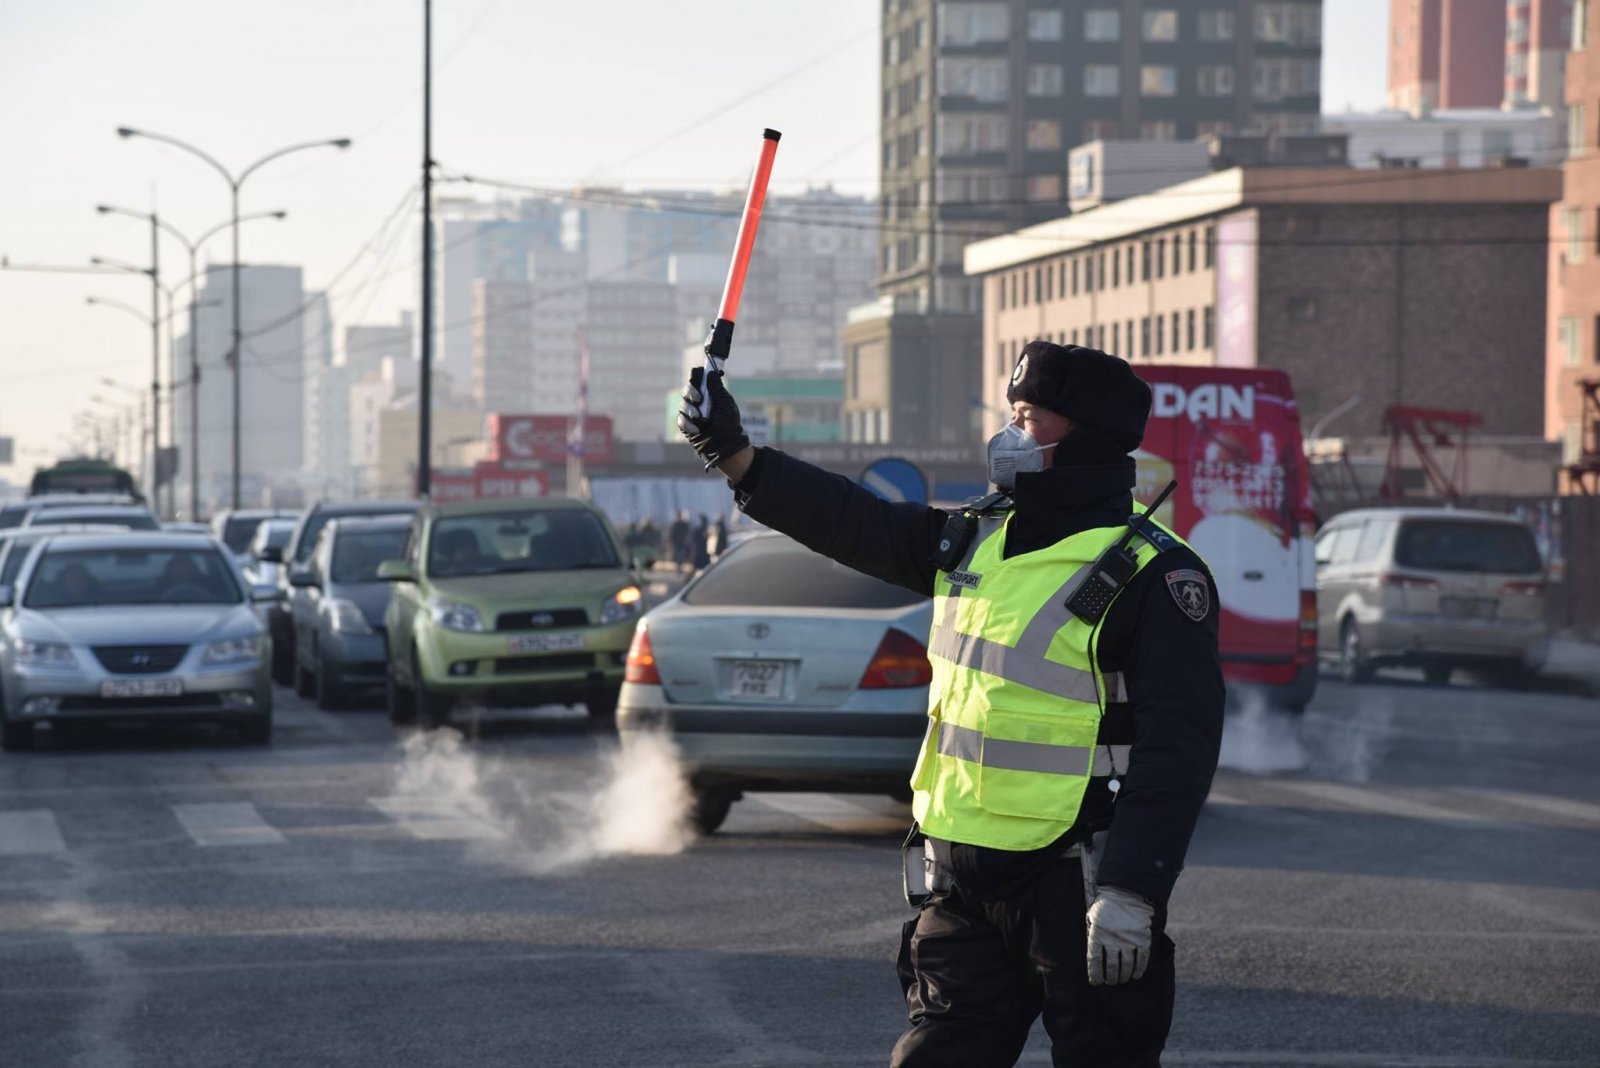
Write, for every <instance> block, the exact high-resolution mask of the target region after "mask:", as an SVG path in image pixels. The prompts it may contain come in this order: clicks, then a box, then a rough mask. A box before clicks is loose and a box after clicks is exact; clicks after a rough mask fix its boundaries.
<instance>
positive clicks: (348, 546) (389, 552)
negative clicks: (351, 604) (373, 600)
mask: <svg viewBox="0 0 1600 1068" xmlns="http://www.w3.org/2000/svg"><path fill="white" fill-rule="evenodd" d="M405 544H406V530H405V528H404V527H399V528H397V529H395V530H351V531H340V532H339V536H338V538H336V539H335V540H334V543H333V576H332V577H333V581H334V582H376V581H378V565H380V564H382V563H383V562H384V561H385V560H395V559H398V558H399V556H400V554H401V553H402V552H404V551H405Z"/></svg>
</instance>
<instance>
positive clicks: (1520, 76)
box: [1505, 0, 1575, 113]
mask: <svg viewBox="0 0 1600 1068" xmlns="http://www.w3.org/2000/svg"><path fill="white" fill-rule="evenodd" d="M1574 28H1575V27H1574V21H1573V0H1509V3H1508V4H1507V5H1506V70H1505V104H1506V106H1507V107H1524V106H1527V105H1530V104H1532V105H1542V106H1544V107H1548V108H1550V109H1551V110H1552V111H1555V112H1557V113H1561V112H1563V111H1565V100H1566V88H1567V86H1566V81H1567V79H1566V71H1567V49H1568V48H1569V47H1570V46H1571V43H1572V35H1573V32H1574Z"/></svg>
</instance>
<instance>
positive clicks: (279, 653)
mask: <svg viewBox="0 0 1600 1068" xmlns="http://www.w3.org/2000/svg"><path fill="white" fill-rule="evenodd" d="M416 511H417V502H416V501H337V502H322V503H318V504H314V505H312V506H311V507H310V508H308V509H306V512H305V514H304V515H302V516H301V517H300V522H299V523H297V524H296V525H295V528H294V533H293V534H291V535H289V544H288V545H285V546H284V547H283V548H282V549H281V550H275V549H266V550H263V552H262V557H261V558H262V559H263V560H267V561H269V562H276V563H282V564H283V565H284V566H283V567H281V568H279V569H278V590H279V591H280V592H281V593H282V595H283V596H282V599H281V600H279V601H278V602H276V603H275V604H273V606H272V610H271V612H269V613H268V614H267V623H268V626H270V627H271V629H272V681H273V682H276V683H278V684H279V685H282V686H289V685H291V684H293V682H294V654H295V649H294V631H295V627H294V621H295V619H296V617H297V616H298V615H304V614H305V613H307V612H308V611H310V605H309V598H308V597H307V596H306V590H305V588H304V587H297V586H295V585H293V583H292V582H291V579H292V578H293V576H294V574H295V572H297V571H299V570H301V569H303V568H304V567H305V566H306V564H307V563H308V562H309V561H310V559H311V550H312V549H314V548H316V545H317V535H319V534H321V533H322V528H323V527H325V526H327V525H328V523H329V521H330V520H334V519H345V518H347V517H350V516H364V517H367V518H371V517H373V516H383V515H401V516H409V515H414V514H416Z"/></svg>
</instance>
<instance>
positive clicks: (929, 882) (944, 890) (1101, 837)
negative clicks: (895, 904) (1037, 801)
mask: <svg viewBox="0 0 1600 1068" xmlns="http://www.w3.org/2000/svg"><path fill="white" fill-rule="evenodd" d="M1109 833H1110V832H1108V831H1096V832H1094V833H1093V834H1091V835H1090V836H1089V839H1088V840H1087V841H1083V842H1074V843H1073V844H1072V845H1070V846H1068V847H1067V849H1066V851H1065V852H1063V853H1062V854H1061V855H1060V856H1058V857H1057V858H1056V860H1058V861H1060V860H1076V861H1078V862H1079V864H1080V865H1081V867H1082V869H1083V899H1084V906H1085V907H1088V905H1089V904H1091V903H1092V902H1093V901H1094V897H1095V873H1096V872H1097V871H1098V869H1099V867H1100V855H1101V854H1102V853H1103V852H1104V851H1105V843H1106V836H1107V835H1108V834H1109ZM940 845H944V843H935V842H934V840H933V839H932V838H929V837H928V836H927V835H925V834H923V833H922V828H921V827H919V826H917V825H916V824H912V825H911V833H910V834H908V835H906V840H905V844H904V845H902V846H901V847H900V860H901V883H900V885H901V889H902V891H903V892H904V894H905V899H906V904H908V905H910V906H911V907H912V908H914V909H920V908H921V907H922V906H923V905H926V904H927V903H928V902H930V901H932V900H934V899H935V898H940V897H943V896H944V895H946V894H948V893H949V892H950V891H951V890H954V889H955V885H956V880H955V873H954V872H952V871H951V870H950V865H949V864H948V863H946V862H945V860H944V859H942V858H941V857H940V856H939V854H940V853H941V852H943V850H942V849H940V848H939V846H940Z"/></svg>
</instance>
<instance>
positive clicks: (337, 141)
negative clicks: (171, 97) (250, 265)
mask: <svg viewBox="0 0 1600 1068" xmlns="http://www.w3.org/2000/svg"><path fill="white" fill-rule="evenodd" d="M117 136H118V137H122V138H129V137H143V138H146V139H147V140H151V141H159V142H161V143H162V144H165V145H171V146H172V147H173V148H178V149H182V150H183V151H185V152H187V153H189V154H190V155H192V156H195V157H197V158H198V159H201V160H203V161H205V162H206V163H207V164H209V165H210V166H211V167H212V168H213V169H214V170H216V172H217V173H218V174H220V175H222V177H223V180H224V181H226V182H227V183H228V189H229V191H230V192H231V193H232V197H233V213H232V222H231V224H230V225H231V228H232V230H233V271H232V273H233V340H232V344H231V345H230V346H229V352H228V361H229V363H230V365H231V367H232V371H233V487H232V490H233V492H232V494H231V499H232V505H233V507H235V508H237V507H239V443H240V434H239V425H240V424H239V408H240V391H239V371H240V363H241V360H240V357H241V355H242V349H243V341H244V339H243V332H242V330H241V329H240V325H239V324H240V316H239V223H240V222H241V221H242V217H241V216H240V215H239V187H240V186H242V185H243V184H244V183H245V179H247V178H249V177H250V176H251V175H252V174H254V173H255V172H256V171H258V170H260V169H261V168H262V167H264V166H266V165H267V164H268V163H271V162H272V161H273V160H276V159H282V158H283V157H284V156H287V155H290V154H292V153H295V152H302V151H306V150H308V149H313V148H337V149H341V150H342V149H346V148H349V147H350V144H351V142H350V139H349V138H348V137H336V138H332V139H330V140H323V141H301V142H297V143H295V144H292V145H286V146H284V147H283V148H280V149H277V150H276V151H274V152H269V153H267V154H266V155H265V156H262V157H261V158H260V159H258V160H256V161H255V162H254V163H252V164H250V165H249V166H248V167H246V168H244V170H242V171H240V172H238V173H237V174H235V173H234V172H233V171H230V170H228V168H226V167H224V166H223V165H222V164H221V163H219V162H217V159H216V157H214V156H212V155H210V154H209V153H207V152H205V151H204V150H202V149H200V148H197V147H195V146H194V145H191V144H189V143H188V142H187V141H180V140H178V139H177V138H176V137H168V136H167V135H166V134H158V133H151V132H150V131H149V130H137V129H134V128H133V127H131V126H118V127H117Z"/></svg>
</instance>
